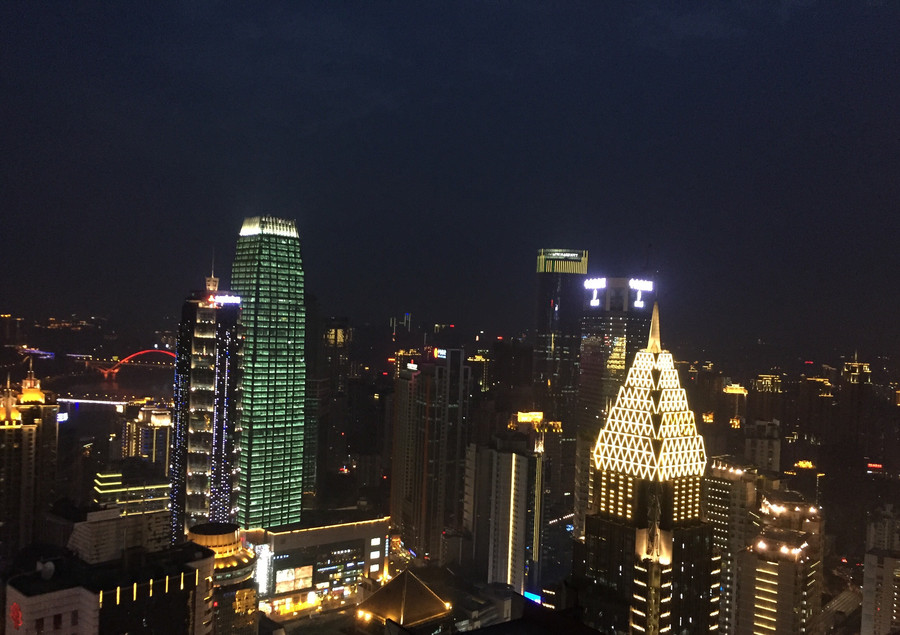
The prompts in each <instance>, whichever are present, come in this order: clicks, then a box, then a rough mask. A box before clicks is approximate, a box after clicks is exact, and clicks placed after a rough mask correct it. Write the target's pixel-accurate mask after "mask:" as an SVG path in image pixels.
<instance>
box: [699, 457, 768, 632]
mask: <svg viewBox="0 0 900 635" xmlns="http://www.w3.org/2000/svg"><path fill="white" fill-rule="evenodd" d="M756 481H757V478H756V469H755V468H754V467H752V466H747V465H744V464H742V463H736V462H735V461H733V460H730V459H729V458H728V457H717V458H714V459H713V460H712V461H710V464H709V467H708V469H707V473H706V478H705V479H704V483H703V505H702V507H703V510H704V512H705V516H706V519H707V520H708V521H709V523H710V524H711V525H712V528H713V544H714V545H715V546H716V548H717V549H718V551H719V554H720V555H721V557H722V559H721V565H722V566H721V575H720V580H721V585H722V599H721V600H720V607H719V632H720V633H725V634H727V635H734V633H735V632H736V631H735V629H736V628H737V596H738V583H739V578H738V556H739V555H740V554H741V553H742V552H743V551H744V550H745V549H746V548H747V546H748V545H749V544H750V543H751V541H752V540H753V537H754V536H756V534H757V533H758V532H759V529H760V519H759V504H758V501H757V498H758V496H757V486H756Z"/></svg>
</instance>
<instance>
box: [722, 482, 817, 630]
mask: <svg viewBox="0 0 900 635" xmlns="http://www.w3.org/2000/svg"><path fill="white" fill-rule="evenodd" d="M759 512H760V522H761V524H762V529H761V531H760V532H759V534H757V535H756V536H755V537H754V538H753V539H752V540H751V541H750V544H749V545H748V547H747V548H746V549H744V551H743V552H741V553H739V554H738V556H737V565H738V584H737V595H736V599H737V604H736V605H737V619H736V622H735V629H734V632H735V633H737V634H738V635H755V634H756V633H762V632H764V633H772V634H773V635H782V634H784V635H787V634H788V633H805V634H807V635H817V634H819V633H821V632H823V624H822V622H821V612H822V590H823V585H824V575H823V570H822V556H823V550H824V534H823V520H822V516H821V514H820V510H819V508H818V507H816V506H815V505H811V504H810V503H809V502H808V501H807V500H806V499H804V498H803V496H802V495H801V494H799V493H798V492H792V491H789V490H769V491H766V492H764V493H763V494H762V496H761V499H760V507H759Z"/></svg>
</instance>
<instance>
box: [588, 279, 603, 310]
mask: <svg viewBox="0 0 900 635" xmlns="http://www.w3.org/2000/svg"><path fill="white" fill-rule="evenodd" d="M584 288H585V289H587V290H589V291H593V292H594V296H593V297H592V298H591V306H600V298H599V297H597V291H598V290H600V289H605V288H606V278H588V279H587V280H585V281H584Z"/></svg>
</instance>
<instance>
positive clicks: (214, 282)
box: [206, 247, 219, 291]
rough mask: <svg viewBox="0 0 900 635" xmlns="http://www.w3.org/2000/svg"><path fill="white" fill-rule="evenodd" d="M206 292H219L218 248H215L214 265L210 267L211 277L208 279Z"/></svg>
mask: <svg viewBox="0 0 900 635" xmlns="http://www.w3.org/2000/svg"><path fill="white" fill-rule="evenodd" d="M206 290H207V291H218V290H219V279H218V278H216V248H215V247H213V253H212V264H211V265H210V267H209V276H207V278H206Z"/></svg>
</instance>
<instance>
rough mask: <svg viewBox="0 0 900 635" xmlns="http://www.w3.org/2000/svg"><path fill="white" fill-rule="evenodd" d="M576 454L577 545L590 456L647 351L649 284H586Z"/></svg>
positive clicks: (590, 469)
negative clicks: (628, 377)
mask: <svg viewBox="0 0 900 635" xmlns="http://www.w3.org/2000/svg"><path fill="white" fill-rule="evenodd" d="M582 294H583V296H582V297H583V299H584V300H583V307H584V308H583V313H582V315H583V317H582V320H581V351H580V354H579V360H580V361H579V380H578V420H577V439H576V450H575V461H576V463H575V491H574V499H575V520H574V522H573V525H574V527H575V533H574V535H575V537H576V539H583V538H584V517H585V514H586V513H587V510H588V509H589V508H590V505H591V496H592V494H593V491H592V487H591V486H592V483H593V478H592V476H593V467H592V465H591V451H592V449H593V446H594V442H595V441H596V440H597V435H598V434H600V428H601V427H602V426H603V422H604V421H605V420H606V416H607V415H608V414H609V410H610V408H611V407H612V406H613V404H614V403H615V400H616V395H617V394H618V392H619V387H620V386H621V385H622V383H623V382H624V381H625V371H626V369H627V368H629V367H630V366H631V363H632V361H633V360H634V356H635V354H636V353H637V351H639V350H641V349H643V348H644V347H645V346H646V345H647V333H648V332H649V331H650V317H651V313H652V307H653V300H654V297H655V288H654V285H653V282H652V281H651V280H640V279H637V278H587V279H585V281H584V289H583V290H582Z"/></svg>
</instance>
